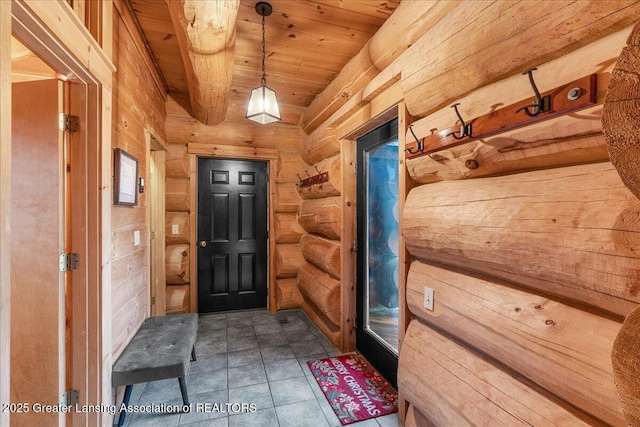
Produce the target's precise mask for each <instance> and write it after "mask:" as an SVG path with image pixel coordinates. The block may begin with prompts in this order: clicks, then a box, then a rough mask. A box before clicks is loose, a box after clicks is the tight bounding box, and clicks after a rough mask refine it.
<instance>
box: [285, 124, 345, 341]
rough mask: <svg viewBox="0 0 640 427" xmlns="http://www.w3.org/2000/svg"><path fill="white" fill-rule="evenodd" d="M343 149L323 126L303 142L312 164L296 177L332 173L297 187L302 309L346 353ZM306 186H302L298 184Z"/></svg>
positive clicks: (305, 156)
mask: <svg viewBox="0 0 640 427" xmlns="http://www.w3.org/2000/svg"><path fill="white" fill-rule="evenodd" d="M341 150H342V145H341V144H340V141H339V139H338V137H337V132H336V129H334V128H325V127H321V128H320V129H318V130H317V131H316V132H313V133H312V134H311V135H309V136H307V137H306V138H304V139H303V140H302V141H301V143H300V152H301V155H302V159H303V160H304V161H305V162H306V163H307V164H306V165H304V167H303V168H301V169H299V170H298V171H297V174H296V178H298V179H300V180H304V179H309V178H313V177H316V176H318V175H320V174H321V173H327V174H328V179H327V180H326V182H323V183H318V184H313V185H305V186H303V185H298V186H297V187H296V190H297V193H298V195H299V197H300V199H302V201H301V203H300V207H299V209H298V215H297V220H298V223H299V224H300V225H301V227H302V229H303V230H304V231H305V232H306V234H305V235H304V236H303V237H302V239H301V241H300V248H301V250H302V256H303V257H304V260H305V263H304V264H303V265H302V267H301V269H300V271H299V274H298V289H299V290H300V292H301V294H302V296H303V298H304V303H303V305H302V308H303V310H304V311H305V312H306V313H307V315H308V316H309V318H310V319H311V320H312V321H313V322H314V323H316V325H317V326H318V327H319V328H320V329H321V330H322V331H323V332H324V334H325V335H326V336H327V338H328V339H329V340H330V341H331V342H332V343H333V344H334V345H335V346H336V347H338V348H342V349H346V347H347V346H345V343H346V342H347V339H345V337H346V336H348V335H349V331H345V330H343V329H344V327H343V323H345V322H343V315H344V313H343V298H342V292H343V289H342V288H343V287H344V286H345V284H344V282H343V280H342V263H343V258H342V253H343V251H342V242H341V238H342V234H343V230H344V226H345V224H344V223H343V215H344V212H343V205H344V195H343V185H342V179H343V170H342V162H343V156H342V151H341ZM299 184H301V183H299Z"/></svg>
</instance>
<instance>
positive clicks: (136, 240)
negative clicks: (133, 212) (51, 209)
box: [133, 230, 140, 246]
mask: <svg viewBox="0 0 640 427" xmlns="http://www.w3.org/2000/svg"><path fill="white" fill-rule="evenodd" d="M133 244H134V246H140V230H136V231H134V232H133Z"/></svg>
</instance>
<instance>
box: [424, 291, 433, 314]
mask: <svg viewBox="0 0 640 427" xmlns="http://www.w3.org/2000/svg"><path fill="white" fill-rule="evenodd" d="M424 308H426V309H427V310H430V311H433V289H431V288H427V287H426V286H425V287H424Z"/></svg>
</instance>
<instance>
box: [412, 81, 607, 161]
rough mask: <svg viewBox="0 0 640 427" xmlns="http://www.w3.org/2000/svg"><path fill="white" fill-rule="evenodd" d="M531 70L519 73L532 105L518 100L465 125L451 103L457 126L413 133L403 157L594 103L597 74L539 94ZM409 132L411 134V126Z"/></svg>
mask: <svg viewBox="0 0 640 427" xmlns="http://www.w3.org/2000/svg"><path fill="white" fill-rule="evenodd" d="M531 71H533V70H529V71H526V72H525V73H523V74H528V76H529V81H530V83H531V86H532V87H533V90H534V92H535V95H536V98H535V100H534V101H533V103H532V102H531V101H530V100H524V101H520V102H517V103H515V104H511V105H509V106H507V107H503V108H500V109H496V110H494V111H491V112H490V113H488V114H485V115H483V116H480V117H477V118H475V119H473V120H471V121H468V122H465V121H464V120H463V119H462V117H461V115H460V113H459V112H458V108H457V106H458V105H459V104H454V105H452V107H453V108H454V109H455V112H456V115H457V116H458V121H459V122H460V123H461V124H460V125H456V126H453V127H450V128H447V129H444V130H441V131H438V132H435V133H432V134H431V135H428V136H426V137H424V138H422V139H418V138H417V137H416V136H415V134H414V138H415V141H412V142H407V144H406V148H405V151H406V152H407V158H412V157H420V156H423V155H428V154H430V153H434V152H436V151H440V150H444V149H446V148H450V147H454V146H456V145H460V144H464V143H467V142H471V141H475V140H478V139H482V138H487V137H489V136H493V135H498V134H500V133H502V132H506V131H509V130H513V129H517V128H521V127H524V126H528V125H531V124H533V123H538V122H541V121H543V120H548V119H551V118H553V117H557V116H560V115H565V114H568V113H571V112H574V111H578V110H581V109H584V108H587V107H589V106H592V105H595V104H597V74H591V75H589V76H585V77H582V78H581V79H578V80H575V81H573V82H570V83H567V84H565V85H561V86H558V87H556V88H554V89H552V90H549V91H547V92H543V93H539V92H538V89H537V88H536V86H535V83H534V81H533V77H532V74H531ZM409 129H410V130H411V132H412V133H413V130H412V129H411V127H409Z"/></svg>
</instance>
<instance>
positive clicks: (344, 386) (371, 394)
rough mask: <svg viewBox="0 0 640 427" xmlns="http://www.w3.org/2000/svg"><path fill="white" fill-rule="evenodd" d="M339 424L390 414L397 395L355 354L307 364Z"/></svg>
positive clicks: (396, 406)
mask: <svg viewBox="0 0 640 427" xmlns="http://www.w3.org/2000/svg"><path fill="white" fill-rule="evenodd" d="M307 365H309V369H311V372H312V373H313V376H314V377H315V379H316V381H317V382H318V384H319V385H320V388H321V389H322V392H323V393H324V395H325V397H326V398H327V400H328V401H329V404H330V405H331V407H332V408H333V411H334V412H335V413H336V415H337V416H338V419H339V420H340V423H341V424H342V425H347V424H351V423H355V422H357V421H362V420H367V419H369V418H375V417H380V416H383V415H387V414H392V413H394V412H396V411H397V410H398V403H397V399H398V395H397V393H396V391H395V390H394V389H393V387H391V385H390V384H389V383H388V382H387V381H386V380H385V379H384V378H382V376H381V375H380V374H379V373H378V372H377V371H376V370H375V369H373V367H372V366H371V365H370V364H369V362H367V361H366V360H365V359H364V358H363V357H362V356H360V355H359V354H347V355H343V356H337V357H331V358H328V359H320V360H310V361H308V362H307Z"/></svg>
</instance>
